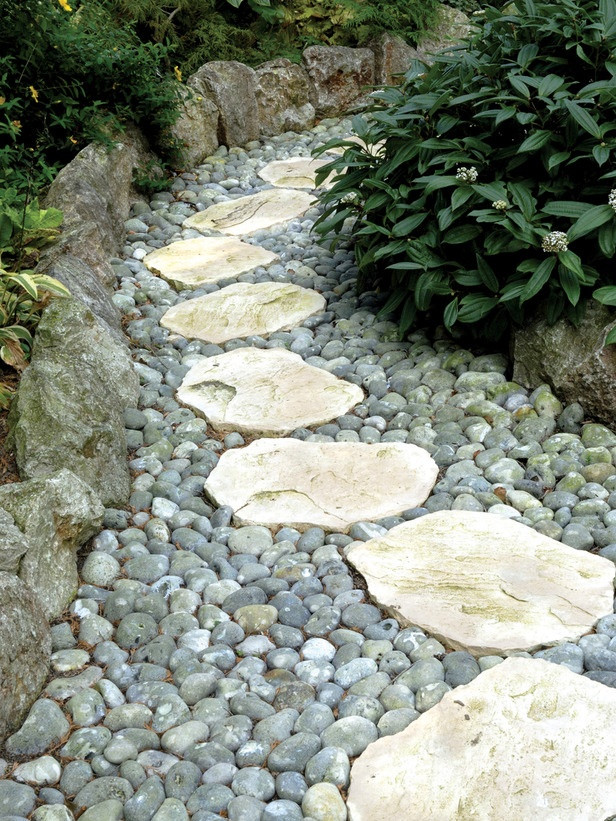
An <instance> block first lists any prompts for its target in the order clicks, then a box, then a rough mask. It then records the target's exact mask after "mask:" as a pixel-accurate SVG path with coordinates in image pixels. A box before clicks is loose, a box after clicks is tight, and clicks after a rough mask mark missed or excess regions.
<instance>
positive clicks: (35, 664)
mask: <svg viewBox="0 0 616 821" xmlns="http://www.w3.org/2000/svg"><path fill="white" fill-rule="evenodd" d="M50 655H51V633H50V630H49V625H48V623H47V620H46V618H45V614H44V612H43V609H42V608H41V605H40V602H39V601H38V599H37V598H36V596H35V595H34V593H33V592H32V590H30V588H29V587H28V586H27V585H26V584H24V582H23V581H22V580H21V579H19V578H17V576H14V575H13V574H12V573H4V572H0V743H1V742H2V741H4V739H5V738H6V737H7V736H8V735H10V733H12V732H13V730H16V729H17V727H19V726H20V724H21V722H22V720H23V718H24V716H25V715H26V713H27V712H28V710H29V709H30V706H31V705H32V703H33V702H34V700H35V699H36V697H37V696H38V694H39V693H40V691H41V688H42V687H43V684H44V683H45V679H46V678H47V674H48V672H49V657H50Z"/></svg>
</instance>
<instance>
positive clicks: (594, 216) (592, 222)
mask: <svg viewBox="0 0 616 821" xmlns="http://www.w3.org/2000/svg"><path fill="white" fill-rule="evenodd" d="M613 219H614V211H613V210H612V208H611V206H609V205H596V206H595V207H594V208H590V209H589V210H588V211H586V213H585V214H582V216H581V217H580V218H579V219H578V220H577V222H574V223H573V225H572V226H571V228H570V229H569V231H568V232H567V236H568V238H569V241H570V242H573V240H576V239H579V238H580V237H584V236H586V234H590V232H591V231H594V230H595V229H596V228H599V226H601V225H604V224H605V223H606V222H609V221H610V220H613Z"/></svg>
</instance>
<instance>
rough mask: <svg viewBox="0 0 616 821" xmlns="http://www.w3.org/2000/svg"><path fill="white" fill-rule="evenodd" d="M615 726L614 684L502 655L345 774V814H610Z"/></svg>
mask: <svg viewBox="0 0 616 821" xmlns="http://www.w3.org/2000/svg"><path fill="white" fill-rule="evenodd" d="M614 722H616V691H614V689H612V688H610V687H605V686H604V685H601V684H599V683H597V682H594V681H590V680H589V679H586V678H583V677H582V676H578V675H576V674H575V673H572V672H570V671H569V670H567V669H566V668H565V667H563V666H560V665H557V664H550V663H549V662H545V661H540V660H538V659H522V658H511V659H507V660H506V661H504V662H503V663H502V664H499V665H497V666H496V667H494V668H492V669H491V670H488V671H486V672H484V673H481V675H479V676H478V677H477V678H476V679H475V680H474V681H473V682H471V683H470V684H467V685H465V686H462V687H457V688H456V689H455V690H453V691H452V692H449V693H446V694H445V695H444V697H443V699H442V700H441V701H440V703H439V704H437V705H436V706H435V707H433V708H432V709H431V710H429V711H428V712H426V713H424V714H423V715H422V716H420V717H419V718H418V719H417V721H414V722H413V723H412V724H410V725H409V726H408V727H407V728H406V729H405V730H403V731H402V732H401V733H398V734H397V735H395V736H387V737H385V738H381V739H379V740H378V741H376V742H374V743H373V744H371V745H370V746H369V747H368V748H367V749H366V751H365V752H364V753H363V754H362V755H361V756H360V757H359V758H358V759H357V760H356V761H355V763H354V765H353V768H352V770H351V787H350V790H349V796H348V801H347V807H348V811H349V818H350V819H351V821H391V819H398V818H399V819H402V818H404V819H405V821H425V819H428V818H431V819H443V821H444V820H445V819H466V818H477V819H494V818H511V819H529V818H545V819H548V818H549V819H563V821H564V819H574V818H580V819H581V818H586V819H605V818H611V817H613V816H614V815H615V814H616V759H615V758H614V756H612V755H610V754H609V750H610V749H611V745H612V738H613V726H614ZM585 785H586V786H585Z"/></svg>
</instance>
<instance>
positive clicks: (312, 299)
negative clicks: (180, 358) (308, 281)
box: [160, 282, 325, 344]
mask: <svg viewBox="0 0 616 821" xmlns="http://www.w3.org/2000/svg"><path fill="white" fill-rule="evenodd" d="M324 309H325V299H324V298H323V297H322V296H321V294H317V292H316V291H312V290H310V289H308V288H300V287H299V285H290V284H288V283H279V282H261V283H259V284H258V285H252V284H250V283H249V282H238V283H237V284H236V285H229V286H228V287H227V288H221V290H220V291H215V292H214V293H213V294H206V295H205V296H200V297H197V298H196V299H187V300H186V301H185V302H180V303H179V304H178V305H174V306H173V307H172V308H169V310H168V311H167V312H166V313H165V314H164V315H163V317H162V319H161V320H160V324H161V325H162V326H163V327H164V328H169V330H171V331H175V332H176V333H178V334H182V336H185V337H186V338H187V339H202V340H204V341H205V342H215V343H217V344H220V343H221V342H227V341H228V340H229V339H240V338H242V337H245V336H252V335H253V334H254V335H257V336H267V335H268V334H271V333H274V331H285V330H289V329H290V328H294V327H295V326H296V325H299V324H300V323H302V322H303V321H304V320H305V319H307V318H308V317H309V316H312V315H313V314H318V313H320V312H321V311H323V310H324Z"/></svg>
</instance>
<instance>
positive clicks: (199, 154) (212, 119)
mask: <svg viewBox="0 0 616 821" xmlns="http://www.w3.org/2000/svg"><path fill="white" fill-rule="evenodd" d="M187 86H189V87H190V89H191V90H190V91H189V92H188V91H185V92H184V95H183V104H182V108H181V114H180V117H179V119H178V120H177V121H176V122H175V124H174V125H173V127H172V129H171V131H172V133H173V136H174V137H175V138H176V139H178V140H179V141H180V142H181V143H182V146H183V150H184V159H185V161H186V164H187V165H188V166H190V167H193V166H195V165H199V163H202V162H203V160H204V159H205V158H206V157H209V156H210V155H211V154H213V153H214V151H215V150H216V149H217V148H218V120H219V112H218V107H217V106H216V103H215V102H214V101H213V100H212V99H211V98H210V97H209V96H206V95H204V94H202V93H199V88H198V81H197V80H194V78H193V77H190V78H189V79H188V82H187Z"/></svg>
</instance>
